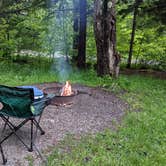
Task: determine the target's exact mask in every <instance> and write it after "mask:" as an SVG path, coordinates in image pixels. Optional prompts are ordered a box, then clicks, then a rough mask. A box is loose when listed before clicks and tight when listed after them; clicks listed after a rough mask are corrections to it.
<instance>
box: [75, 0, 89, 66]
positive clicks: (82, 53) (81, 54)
mask: <svg viewBox="0 0 166 166" xmlns="http://www.w3.org/2000/svg"><path fill="white" fill-rule="evenodd" d="M86 8H87V2H86V0H79V9H80V10H79V12H80V24H79V45H78V57H77V66H78V68H85V67H86V25H87V17H86Z"/></svg>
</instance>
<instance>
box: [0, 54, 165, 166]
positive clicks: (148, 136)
mask: <svg viewBox="0 0 166 166" xmlns="http://www.w3.org/2000/svg"><path fill="white" fill-rule="evenodd" d="M50 65H52V61H51V60H50V59H47V58H41V57H40V58H39V57H29V56H27V57H22V56H20V57H18V56H17V57H15V56H14V57H13V59H12V60H11V61H9V60H8V61H6V60H4V59H2V58H1V61H0V84H5V85H10V86H11V85H12V86H18V85H28V84H29V85H32V84H35V83H43V82H52V81H58V76H57V75H56V73H54V72H53V71H51V69H50ZM6 71H7V72H6ZM69 79H70V80H71V82H73V83H80V84H86V85H90V86H99V87H103V88H106V89H109V90H111V91H113V92H114V93H118V92H125V93H124V95H123V96H122V95H120V97H121V98H122V99H124V100H126V101H127V102H128V103H129V104H130V109H129V110H128V111H126V116H125V118H124V121H123V122H122V123H121V124H120V126H119V127H118V126H117V130H116V131H110V129H108V130H107V131H105V132H102V133H99V134H97V135H95V136H87V137H83V138H82V139H81V140H76V139H74V137H68V138H66V139H65V141H63V142H62V143H61V144H60V145H58V147H55V151H54V152H53V153H52V155H50V156H49V158H48V165H50V166H54V165H66V166H68V165H74V166H75V165H80V166H82V165H90V166H91V165H95V166H96V165H116V166H117V165H124V166H126V165H131V166H132V165H140V166H142V165H163V166H164V164H165V162H166V161H165V158H166V156H165V154H166V151H165V149H166V142H165V141H164V140H165V128H166V123H165V121H166V116H165V115H166V102H165V98H166V81H165V80H158V79H154V78H148V77H140V76H124V75H121V76H120V78H119V79H117V80H113V79H111V77H109V76H106V77H103V78H99V77H97V75H96V73H95V72H94V71H93V70H90V71H89V70H87V71H77V70H76V69H73V73H72V74H71V75H70V78H69ZM29 161H30V163H31V162H32V161H31V159H30V160H29Z"/></svg>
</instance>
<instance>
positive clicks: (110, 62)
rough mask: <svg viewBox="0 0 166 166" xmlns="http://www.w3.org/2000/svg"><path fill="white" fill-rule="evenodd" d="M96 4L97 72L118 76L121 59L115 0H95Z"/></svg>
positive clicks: (101, 74) (102, 74) (99, 74)
mask: <svg viewBox="0 0 166 166" xmlns="http://www.w3.org/2000/svg"><path fill="white" fill-rule="evenodd" d="M94 5H95V9H94V32H95V39H96V47H97V74H98V76H104V75H107V74H110V75H111V76H115V77H117V76H118V73H119V61H120V59H119V56H118V54H117V53H116V18H115V0H95V4H94Z"/></svg>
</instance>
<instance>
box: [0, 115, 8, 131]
mask: <svg viewBox="0 0 166 166" xmlns="http://www.w3.org/2000/svg"><path fill="white" fill-rule="evenodd" d="M8 121H9V116H8V117H7V118H6V120H5V124H4V127H3V129H2V133H4V131H5V129H6V126H7V123H8Z"/></svg>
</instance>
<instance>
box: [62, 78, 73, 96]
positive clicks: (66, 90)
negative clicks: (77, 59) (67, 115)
mask: <svg viewBox="0 0 166 166" xmlns="http://www.w3.org/2000/svg"><path fill="white" fill-rule="evenodd" d="M70 95H72V89H71V84H70V82H69V81H66V84H65V86H64V87H63V88H62V92H61V96H70Z"/></svg>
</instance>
